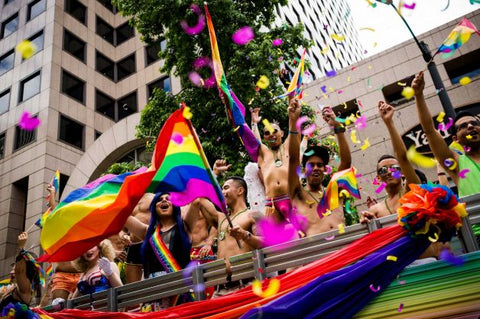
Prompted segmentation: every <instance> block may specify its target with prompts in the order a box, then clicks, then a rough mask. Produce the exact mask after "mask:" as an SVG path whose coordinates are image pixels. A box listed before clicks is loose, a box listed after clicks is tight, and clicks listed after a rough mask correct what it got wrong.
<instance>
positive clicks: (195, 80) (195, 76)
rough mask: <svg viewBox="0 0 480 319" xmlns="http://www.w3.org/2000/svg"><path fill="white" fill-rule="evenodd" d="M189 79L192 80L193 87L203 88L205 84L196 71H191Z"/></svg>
mask: <svg viewBox="0 0 480 319" xmlns="http://www.w3.org/2000/svg"><path fill="white" fill-rule="evenodd" d="M188 79H189V80H190V82H192V83H193V85H195V86H198V87H202V86H203V85H204V84H205V82H203V79H202V77H201V76H200V74H198V73H197V72H195V71H191V72H190V73H188Z"/></svg>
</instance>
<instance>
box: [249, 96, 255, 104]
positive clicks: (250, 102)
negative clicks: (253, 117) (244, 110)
mask: <svg viewBox="0 0 480 319" xmlns="http://www.w3.org/2000/svg"><path fill="white" fill-rule="evenodd" d="M253 99H254V98H253V97H252V99H251V100H250V101H248V105H252V102H253Z"/></svg>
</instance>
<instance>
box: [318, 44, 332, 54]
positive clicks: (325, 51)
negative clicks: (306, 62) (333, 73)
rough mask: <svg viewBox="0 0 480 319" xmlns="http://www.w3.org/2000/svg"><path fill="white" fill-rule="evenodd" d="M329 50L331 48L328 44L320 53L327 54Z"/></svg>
mask: <svg viewBox="0 0 480 319" xmlns="http://www.w3.org/2000/svg"><path fill="white" fill-rule="evenodd" d="M328 50H330V48H329V47H328V45H327V46H326V47H325V48H324V49H323V50H322V51H320V53H322V54H323V55H325V54H326V53H327V52H328Z"/></svg>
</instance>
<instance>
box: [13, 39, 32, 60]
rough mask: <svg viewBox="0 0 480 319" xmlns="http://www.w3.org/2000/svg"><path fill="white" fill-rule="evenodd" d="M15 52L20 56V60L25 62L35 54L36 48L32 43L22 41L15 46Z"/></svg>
mask: <svg viewBox="0 0 480 319" xmlns="http://www.w3.org/2000/svg"><path fill="white" fill-rule="evenodd" d="M15 50H16V51H17V52H18V53H20V54H21V55H22V58H24V59H25V60H26V59H29V58H31V57H32V56H33V55H34V54H35V51H36V50H37V47H36V46H35V44H34V43H33V42H31V41H28V40H23V41H22V42H20V43H19V44H17V46H16V47H15Z"/></svg>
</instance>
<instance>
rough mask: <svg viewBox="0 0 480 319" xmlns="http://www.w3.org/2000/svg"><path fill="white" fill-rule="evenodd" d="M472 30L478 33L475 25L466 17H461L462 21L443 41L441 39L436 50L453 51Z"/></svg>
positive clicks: (465, 39)
mask: <svg viewBox="0 0 480 319" xmlns="http://www.w3.org/2000/svg"><path fill="white" fill-rule="evenodd" d="M474 32H476V33H477V34H479V32H478V31H477V28H476V27H475V25H474V24H473V23H472V22H470V20H468V19H467V18H463V19H462V21H460V23H459V24H458V25H457V26H455V28H453V30H452V31H451V32H450V34H449V35H448V37H447V38H446V39H445V41H443V43H442V45H441V46H440V47H439V48H438V50H437V52H443V53H453V52H454V51H455V50H457V49H458V48H460V47H461V46H462V45H463V44H465V43H466V42H467V41H468V40H469V39H470V36H471V35H472V33H474Z"/></svg>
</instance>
